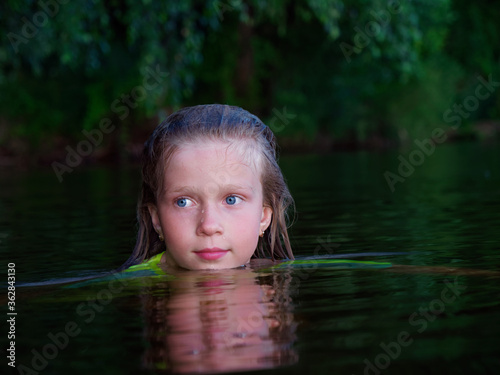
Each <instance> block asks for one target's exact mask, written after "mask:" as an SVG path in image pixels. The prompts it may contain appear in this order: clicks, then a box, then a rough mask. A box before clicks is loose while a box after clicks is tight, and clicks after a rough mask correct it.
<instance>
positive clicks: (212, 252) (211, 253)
mask: <svg viewBox="0 0 500 375" xmlns="http://www.w3.org/2000/svg"><path fill="white" fill-rule="evenodd" d="M228 252H229V250H224V249H220V248H218V247H212V248H210V249H209V248H206V249H202V250H197V251H195V252H194V253H195V254H196V255H198V256H199V257H200V258H202V259H204V260H217V259H220V258H222V257H223V256H224V255H226V254H227V253H228Z"/></svg>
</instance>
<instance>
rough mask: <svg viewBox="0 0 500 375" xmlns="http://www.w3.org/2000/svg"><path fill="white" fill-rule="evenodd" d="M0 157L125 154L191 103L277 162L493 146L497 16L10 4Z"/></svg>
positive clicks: (257, 1)
mask: <svg viewBox="0 0 500 375" xmlns="http://www.w3.org/2000/svg"><path fill="white" fill-rule="evenodd" d="M0 19H1V23H0V38H2V43H1V44H0V86H1V87H0V93H1V94H0V95H1V96H0V149H1V151H0V156H3V158H4V159H5V158H8V157H9V156H10V157H11V156H16V155H20V154H24V155H30V157H32V158H33V159H36V160H45V161H50V160H56V159H58V158H59V159H60V158H61V157H63V156H64V155H65V153H66V151H65V148H66V147H67V146H68V145H73V146H75V147H76V145H77V144H78V142H79V141H81V140H82V139H89V140H90V141H91V142H92V144H93V147H95V150H93V151H95V152H92V155H91V157H92V158H99V157H105V156H106V155H108V156H110V155H111V156H114V157H115V156H118V155H122V156H125V157H126V156H127V155H133V154H137V150H138V149H140V147H139V146H140V144H141V143H142V142H143V141H144V139H145V137H146V135H147V134H148V133H149V132H150V131H151V129H152V127H154V126H155V125H156V123H157V122H158V121H159V120H160V119H161V118H163V117H164V116H166V115H168V114H169V113H171V112H172V111H173V110H175V109H177V108H179V107H182V106H185V105H192V104H199V103H213V102H219V103H227V104H233V105H239V106H242V107H244V108H246V109H248V110H250V111H251V112H254V113H256V114H257V115H259V116H260V117H261V118H262V119H263V120H264V121H266V123H267V124H268V125H270V126H271V127H272V128H273V130H274V131H275V132H276V134H277V135H278V137H280V140H281V143H282V144H283V145H285V147H286V146H287V145H289V146H292V145H293V146H299V147H318V146H323V147H326V148H330V147H331V146H332V145H339V146H340V145H344V146H345V145H350V146H353V145H381V144H383V145H385V144H396V143H400V142H409V141H412V140H415V139H424V138H431V137H432V134H433V131H434V130H435V129H436V128H441V129H443V130H444V131H445V132H446V133H447V134H449V135H450V136H451V135H453V136H454V137H455V138H457V137H489V138H491V137H492V136H496V134H497V132H498V125H497V123H496V121H495V120H497V119H498V118H499V115H500V99H499V98H500V96H499V95H498V87H499V86H500V83H498V82H500V69H499V62H500V59H499V57H500V37H499V35H500V33H499V28H498V20H499V19H500V3H495V2H486V1H476V2H469V1H465V0H454V1H451V0H450V1H448V0H435V1H432V0H429V1H427V0H418V1H382V0H353V1H340V0H297V1H292V0H278V1H272V2H271V1H263V0H246V1H241V0H226V1H214V0H185V1H134V0H114V1H91V0H82V1H68V0H39V1H31V0H22V1H17V0H6V1H3V2H1V3H0Z"/></svg>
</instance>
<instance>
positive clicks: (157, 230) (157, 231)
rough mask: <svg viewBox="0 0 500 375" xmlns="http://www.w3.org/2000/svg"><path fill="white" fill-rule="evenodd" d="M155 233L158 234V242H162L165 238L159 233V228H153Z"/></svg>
mask: <svg viewBox="0 0 500 375" xmlns="http://www.w3.org/2000/svg"><path fill="white" fill-rule="evenodd" d="M155 230H156V233H157V234H158V238H159V239H160V241H163V240H164V239H165V238H163V233H162V232H161V230H160V228H155Z"/></svg>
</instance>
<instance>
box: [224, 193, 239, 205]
mask: <svg viewBox="0 0 500 375" xmlns="http://www.w3.org/2000/svg"><path fill="white" fill-rule="evenodd" d="M238 200H241V198H238V197H235V196H234V195H230V196H229V197H227V198H226V203H227V204H229V205H230V206H233V205H235V204H236V203H238Z"/></svg>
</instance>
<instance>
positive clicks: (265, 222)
mask: <svg viewBox="0 0 500 375" xmlns="http://www.w3.org/2000/svg"><path fill="white" fill-rule="evenodd" d="M272 218H273V209H272V208H271V207H269V206H262V217H261V219H260V231H261V232H264V231H265V230H266V229H267V227H269V224H271V219H272Z"/></svg>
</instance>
